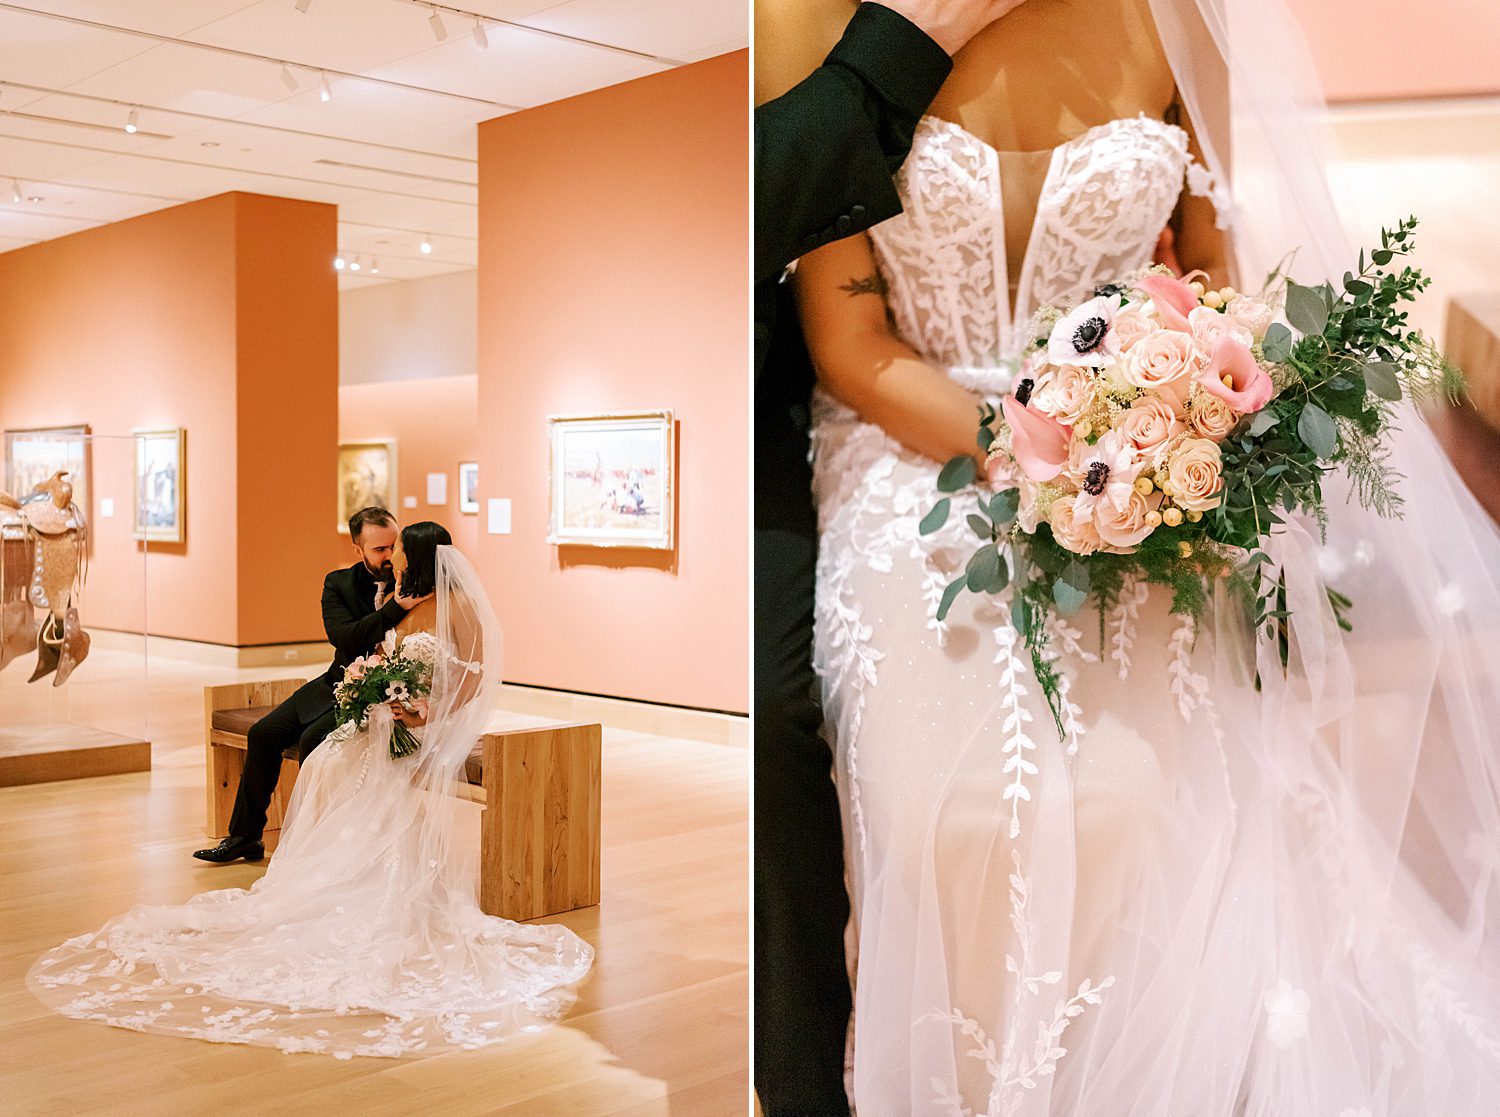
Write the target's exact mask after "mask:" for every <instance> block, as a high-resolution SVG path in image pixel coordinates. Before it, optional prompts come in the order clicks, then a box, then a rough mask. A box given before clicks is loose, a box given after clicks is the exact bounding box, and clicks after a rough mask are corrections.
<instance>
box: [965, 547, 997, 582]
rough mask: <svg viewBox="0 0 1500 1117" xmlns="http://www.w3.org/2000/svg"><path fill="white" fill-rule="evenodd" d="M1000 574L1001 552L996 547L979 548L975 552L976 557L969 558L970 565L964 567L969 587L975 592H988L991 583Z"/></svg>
mask: <svg viewBox="0 0 1500 1117" xmlns="http://www.w3.org/2000/svg"><path fill="white" fill-rule="evenodd" d="M999 575H1000V552H999V551H997V550H996V549H995V548H994V547H981V548H979V550H977V551H975V552H974V557H973V558H971V559H969V565H968V566H967V567H965V568H964V577H965V578H966V579H967V580H968V584H969V589H971V590H973V591H974V592H975V593H988V592H989V587H990V584H991V583H992V582H994V581H995V579H996V578H997V577H999Z"/></svg>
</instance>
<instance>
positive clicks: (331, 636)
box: [323, 570, 406, 661]
mask: <svg viewBox="0 0 1500 1117" xmlns="http://www.w3.org/2000/svg"><path fill="white" fill-rule="evenodd" d="M341 573H342V571H338V570H335V571H334V572H333V573H332V574H330V575H328V577H326V578H324V579H323V631H324V632H326V633H327V634H328V642H329V643H330V644H332V645H333V647H334V650H335V651H337V652H338V654H339V656H340V657H341V658H343V659H344V660H345V661H348V660H351V659H356V658H358V657H359V656H362V655H364V654H366V653H367V652H369V651H370V650H371V649H373V648H374V647H375V645H376V644H378V643H380V641H381V639H382V638H383V637H384V636H385V634H386V632H387V631H388V630H389V629H392V628H395V627H396V625H398V624H400V623H401V618H402V617H404V616H406V610H405V609H403V608H401V606H400V605H398V604H397V603H396V601H395V600H394V599H392V600H390V601H387V602H386V603H385V604H384V605H382V606H381V607H380V608H379V609H376V610H375V611H374V612H373V613H366V614H365V615H364V616H357V615H356V614H355V613H354V610H353V609H352V608H350V605H349V602H348V600H347V599H346V598H345V597H344V595H343V594H342V593H341V592H340V591H339V584H338V579H339V575H340V574H341Z"/></svg>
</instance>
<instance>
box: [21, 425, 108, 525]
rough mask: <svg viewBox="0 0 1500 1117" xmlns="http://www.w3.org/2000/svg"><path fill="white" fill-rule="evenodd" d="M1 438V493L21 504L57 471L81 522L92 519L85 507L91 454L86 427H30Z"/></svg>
mask: <svg viewBox="0 0 1500 1117" xmlns="http://www.w3.org/2000/svg"><path fill="white" fill-rule="evenodd" d="M4 438H5V486H4V487H5V491H6V492H8V493H10V495H11V496H13V497H15V498H16V499H17V500H24V499H25V498H26V496H27V494H29V493H30V492H31V490H32V489H34V488H36V487H37V485H39V484H40V483H41V482H43V481H45V480H47V479H48V478H49V477H51V476H52V475H53V474H54V473H56V472H57V471H58V470H64V471H66V472H67V474H68V482H69V483H70V484H71V485H72V486H73V502H74V503H75V504H77V505H78V507H79V508H81V509H83V514H84V517H85V518H90V517H92V515H93V511H94V510H93V508H92V506H91V505H90V504H89V480H90V465H91V458H92V454H91V452H90V430H89V427H88V426H87V425H86V424H82V423H80V424H77V425H75V426H69V427H32V428H28V429H25V430H8V431H6V432H5V434H4Z"/></svg>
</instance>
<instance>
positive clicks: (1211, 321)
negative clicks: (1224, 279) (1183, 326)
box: [1188, 306, 1255, 353]
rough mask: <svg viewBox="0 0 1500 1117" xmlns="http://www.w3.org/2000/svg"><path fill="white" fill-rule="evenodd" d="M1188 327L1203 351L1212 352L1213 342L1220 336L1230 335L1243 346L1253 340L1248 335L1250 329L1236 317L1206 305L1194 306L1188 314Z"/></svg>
mask: <svg viewBox="0 0 1500 1117" xmlns="http://www.w3.org/2000/svg"><path fill="white" fill-rule="evenodd" d="M1188 329H1190V330H1192V331H1193V337H1195V338H1196V339H1197V340H1198V345H1199V347H1200V348H1201V349H1202V350H1203V352H1205V353H1212V352H1213V350H1214V343H1215V342H1217V341H1218V340H1219V338H1221V337H1226V336H1227V337H1232V338H1234V339H1235V340H1236V341H1238V342H1239V343H1240V344H1241V345H1245V346H1249V345H1250V344H1251V343H1252V342H1253V341H1254V340H1255V339H1254V338H1253V337H1251V336H1250V331H1249V330H1247V329H1245V327H1244V326H1242V325H1240V321H1239V319H1238V318H1232V317H1230V316H1229V315H1228V314H1220V313H1219V312H1218V311H1217V310H1214V309H1212V308H1210V307H1206V306H1199V307H1194V308H1193V310H1192V311H1191V312H1190V313H1189V314H1188Z"/></svg>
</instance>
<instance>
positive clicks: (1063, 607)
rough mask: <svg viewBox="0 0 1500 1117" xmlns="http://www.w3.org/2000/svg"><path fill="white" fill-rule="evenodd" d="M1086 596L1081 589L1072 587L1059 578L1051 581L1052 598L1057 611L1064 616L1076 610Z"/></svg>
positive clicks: (1081, 605)
mask: <svg viewBox="0 0 1500 1117" xmlns="http://www.w3.org/2000/svg"><path fill="white" fill-rule="evenodd" d="M1088 596H1089V595H1088V594H1087V593H1086V592H1084V591H1083V590H1080V589H1074V588H1073V587H1072V586H1070V585H1068V583H1067V582H1064V581H1062V580H1061V579H1059V580H1058V581H1056V582H1053V583H1052V600H1053V601H1055V602H1057V611H1058V612H1059V613H1062V614H1063V615H1064V616H1067V615H1068V614H1070V613H1076V612H1078V610H1079V609H1081V608H1082V607H1083V603H1084V602H1085V601H1086V600H1087V599H1088Z"/></svg>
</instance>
